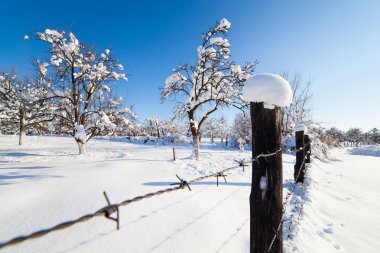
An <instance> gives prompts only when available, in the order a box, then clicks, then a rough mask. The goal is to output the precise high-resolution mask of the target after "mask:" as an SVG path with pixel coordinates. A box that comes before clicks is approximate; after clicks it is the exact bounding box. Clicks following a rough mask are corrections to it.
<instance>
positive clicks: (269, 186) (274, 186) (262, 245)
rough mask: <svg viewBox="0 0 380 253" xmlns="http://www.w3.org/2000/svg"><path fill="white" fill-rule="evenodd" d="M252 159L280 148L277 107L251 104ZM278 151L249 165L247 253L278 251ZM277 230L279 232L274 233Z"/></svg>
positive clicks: (273, 252)
mask: <svg viewBox="0 0 380 253" xmlns="http://www.w3.org/2000/svg"><path fill="white" fill-rule="evenodd" d="M251 123H252V157H253V158H255V157H257V156H258V155H260V154H268V153H274V152H276V151H278V150H280V148H281V108H279V107H275V109H265V108H264V105H263V103H251ZM282 184H283V182H282V152H278V153H277V155H273V156H269V157H261V158H259V159H258V161H253V162H252V184H251V195H250V216H251V220H250V241H251V243H250V252H251V253H264V252H267V251H268V250H269V246H270V244H271V242H272V239H273V238H274V236H275V235H276V233H277V232H278V234H277V235H276V239H275V240H274V242H273V245H272V248H271V250H270V252H271V253H281V252H282V224H281V219H282V208H283V206H282V205H283V204H282V201H283V200H282V187H283V186H282ZM277 228H279V230H278V231H277Z"/></svg>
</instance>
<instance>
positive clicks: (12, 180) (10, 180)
mask: <svg viewBox="0 0 380 253" xmlns="http://www.w3.org/2000/svg"><path fill="white" fill-rule="evenodd" d="M62 177H63V176H55V175H34V174H23V173H19V172H9V173H5V174H0V186H3V185H11V184H16V183H21V182H24V181H30V180H41V179H44V178H62Z"/></svg>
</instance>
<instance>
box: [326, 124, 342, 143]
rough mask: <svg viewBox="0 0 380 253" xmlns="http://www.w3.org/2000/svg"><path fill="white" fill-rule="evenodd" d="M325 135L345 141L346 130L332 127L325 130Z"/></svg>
mask: <svg viewBox="0 0 380 253" xmlns="http://www.w3.org/2000/svg"><path fill="white" fill-rule="evenodd" d="M325 135H326V136H327V137H329V138H331V139H335V140H338V141H339V142H343V141H344V132H343V131H342V130H340V129H338V128H336V127H331V128H330V129H327V130H326V131H325Z"/></svg>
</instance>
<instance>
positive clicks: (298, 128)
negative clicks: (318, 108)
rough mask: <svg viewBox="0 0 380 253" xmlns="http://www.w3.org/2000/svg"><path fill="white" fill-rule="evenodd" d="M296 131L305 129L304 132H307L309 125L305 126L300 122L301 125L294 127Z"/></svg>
mask: <svg viewBox="0 0 380 253" xmlns="http://www.w3.org/2000/svg"><path fill="white" fill-rule="evenodd" d="M293 130H294V132H301V131H303V132H304V134H306V133H307V126H305V125H304V124H299V125H295V126H294V128H293Z"/></svg>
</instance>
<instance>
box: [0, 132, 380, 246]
mask: <svg viewBox="0 0 380 253" xmlns="http://www.w3.org/2000/svg"><path fill="white" fill-rule="evenodd" d="M17 140H18V138H17V136H0V142H1V147H0V203H1V212H0V241H5V240H7V239H10V238H11V237H14V236H18V235H21V234H27V233H30V232H33V231H35V230H38V229H41V228H46V227H50V226H53V225H55V224H57V223H60V222H63V221H66V220H69V219H74V218H77V217H79V216H81V215H83V214H86V213H89V212H93V211H95V210H97V209H99V208H100V207H103V206H104V205H106V201H105V199H104V197H103V195H102V192H103V191H104V190H105V191H107V194H108V196H109V198H110V199H111V202H113V203H116V202H120V201H122V200H125V199H128V198H132V197H135V196H138V195H141V194H145V193H148V192H152V191H157V190H160V189H165V188H167V187H169V186H168V185H169V184H170V183H174V182H177V178H176V176H175V175H176V174H178V175H179V176H181V177H182V178H184V179H187V180H190V179H192V178H195V177H198V176H200V175H205V174H209V173H212V172H214V171H218V170H221V169H223V168H226V167H229V166H233V165H235V164H236V163H235V162H234V161H233V160H234V159H241V158H243V157H245V158H249V157H250V151H245V152H244V153H240V152H239V150H238V149H232V148H223V147H222V146H221V145H220V144H215V145H211V144H208V143H206V142H204V143H203V144H202V147H201V161H199V162H195V161H193V160H191V159H190V156H191V151H192V147H191V145H190V144H181V145H177V146H176V156H177V161H176V162H173V161H172V146H171V145H166V146H164V145H154V144H153V143H150V144H145V145H143V144H131V143H128V141H127V140H126V139H123V138H118V139H109V138H105V139H95V140H91V141H90V142H89V144H88V149H87V150H88V154H87V155H82V156H78V155H77V144H76V143H75V141H74V139H73V138H69V137H33V136H27V138H26V142H27V144H26V145H25V146H23V147H19V146H18V145H17ZM348 152H349V151H347V150H335V151H333V152H332V155H333V158H334V159H333V160H330V161H327V162H319V161H318V160H314V161H313V164H312V166H311V167H310V168H309V172H308V173H309V174H308V175H309V179H308V180H307V182H306V186H307V187H306V188H305V189H307V190H306V194H305V196H303V194H302V192H301V191H300V190H301V189H302V187H301V185H297V187H296V188H295V189H296V194H295V195H293V197H292V198H290V202H289V203H290V204H289V207H288V208H287V213H286V215H285V218H289V217H290V215H291V211H292V210H293V209H295V208H297V206H296V205H295V203H297V202H298V203H300V202H302V201H304V200H306V202H305V205H304V207H303V212H304V215H301V216H300V223H299V224H298V215H296V216H294V218H295V219H294V224H295V227H291V231H290V233H289V231H288V229H287V225H288V223H285V224H284V225H285V226H284V236H285V238H284V239H285V240H286V241H285V243H284V244H285V250H286V252H377V250H378V249H379V248H380V243H379V240H378V239H377V238H378V232H377V231H379V229H380V224H379V223H380V218H379V213H378V210H379V208H380V204H379V203H380V201H379V198H378V193H379V192H380V186H379V185H380V184H378V181H379V175H380V172H379V164H380V158H379V157H373V156H361V155H350V154H348ZM283 162H284V163H283V164H284V196H286V193H287V192H288V191H289V189H291V188H292V186H293V165H294V162H295V157H294V156H293V155H291V154H284V155H283ZM250 180H251V173H250V167H249V168H248V169H247V168H246V172H243V171H242V170H241V169H239V170H237V171H233V172H231V173H229V174H228V176H227V181H228V183H227V184H226V183H224V182H221V183H220V185H219V187H216V179H209V180H205V181H201V182H198V183H195V184H192V185H191V189H192V191H189V190H183V191H179V192H173V193H169V194H166V195H162V196H158V197H154V198H152V199H149V200H145V201H141V202H138V203H135V204H132V205H130V206H127V207H122V208H121V209H120V211H121V229H120V230H119V231H117V230H116V224H115V223H114V222H112V221H110V220H106V219H104V218H94V219H92V220H89V221H86V222H85V223H82V224H77V225H74V226H73V227H70V228H68V229H65V230H62V231H58V232H54V233H51V234H49V235H47V236H44V237H42V238H39V239H36V240H33V241H27V242H24V243H21V244H20V245H18V246H15V247H9V248H6V249H4V250H2V252H248V250H249V202H248V198H249V193H250ZM297 199H298V201H297ZM287 235H289V237H290V239H289V238H288V237H287Z"/></svg>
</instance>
